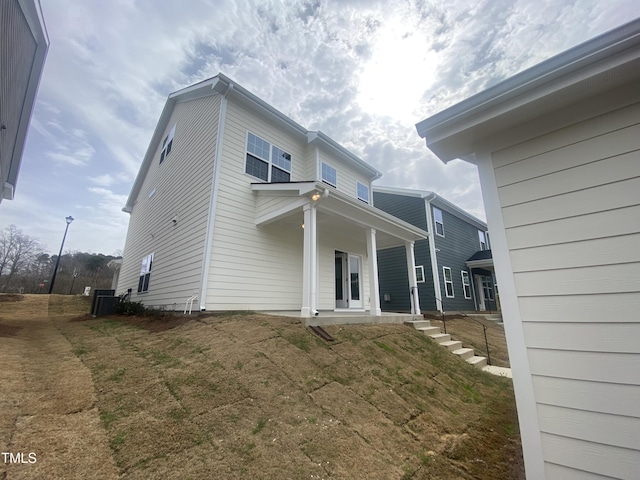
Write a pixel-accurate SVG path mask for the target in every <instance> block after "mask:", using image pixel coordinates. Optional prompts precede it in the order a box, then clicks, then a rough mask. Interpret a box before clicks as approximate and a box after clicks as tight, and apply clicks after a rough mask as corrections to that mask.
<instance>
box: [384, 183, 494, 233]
mask: <svg viewBox="0 0 640 480" xmlns="http://www.w3.org/2000/svg"><path fill="white" fill-rule="evenodd" d="M373 192H374V193H375V192H379V193H388V194H391V195H401V196H403V197H416V198H424V199H425V200H427V201H429V202H431V201H433V200H435V201H436V203H438V205H442V206H443V207H444V208H445V209H447V210H448V211H449V212H450V213H452V214H454V215H456V216H458V217H461V218H463V219H466V220H468V221H470V222H471V223H473V224H474V225H475V226H476V227H478V228H480V229H484V230H486V229H487V224H486V223H485V222H483V221H482V220H480V219H479V218H477V217H474V216H473V215H471V214H470V213H469V212H467V211H465V210H463V209H461V208H460V207H458V206H457V205H454V204H453V203H451V202H450V201H449V200H447V199H446V198H444V197H441V196H440V195H438V194H437V193H435V192H430V191H429V190H412V189H409V188H398V187H383V186H379V185H374V186H373Z"/></svg>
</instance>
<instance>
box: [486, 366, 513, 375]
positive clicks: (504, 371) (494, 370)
mask: <svg viewBox="0 0 640 480" xmlns="http://www.w3.org/2000/svg"><path fill="white" fill-rule="evenodd" d="M482 371H483V372H487V373H490V374H491V375H497V376H498V377H507V378H513V377H512V376H511V369H510V368H507V367H494V366H493V365H487V366H485V367H482Z"/></svg>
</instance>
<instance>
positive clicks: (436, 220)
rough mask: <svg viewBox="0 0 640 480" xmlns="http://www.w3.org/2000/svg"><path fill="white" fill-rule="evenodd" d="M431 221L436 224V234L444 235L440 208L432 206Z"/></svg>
mask: <svg viewBox="0 0 640 480" xmlns="http://www.w3.org/2000/svg"><path fill="white" fill-rule="evenodd" d="M433 221H434V223H435V225H436V235H440V236H441V237H444V222H443V221H442V210H440V209H439V208H436V207H433Z"/></svg>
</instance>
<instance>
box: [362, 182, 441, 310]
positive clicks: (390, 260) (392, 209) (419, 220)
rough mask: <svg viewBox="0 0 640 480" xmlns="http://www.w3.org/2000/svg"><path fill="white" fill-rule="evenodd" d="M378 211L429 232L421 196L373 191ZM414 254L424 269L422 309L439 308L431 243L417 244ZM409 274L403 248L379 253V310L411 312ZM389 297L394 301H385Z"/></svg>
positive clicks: (421, 295) (419, 241) (421, 285)
mask: <svg viewBox="0 0 640 480" xmlns="http://www.w3.org/2000/svg"><path fill="white" fill-rule="evenodd" d="M373 201H374V204H375V206H376V208H379V209H380V210H383V211H385V212H387V213H390V214H391V215H393V216H395V217H398V218H400V219H401V220H404V221H405V222H407V223H410V224H412V225H415V226H416V227H419V228H422V229H423V230H427V216H426V213H425V201H424V199H423V198H419V197H408V196H403V195H394V194H388V193H382V192H375V191H374V192H373ZM414 255H415V261H416V266H418V265H422V266H423V268H424V278H425V282H424V283H418V294H419V297H420V309H421V310H425V311H429V310H435V309H436V302H435V295H434V286H433V275H432V273H431V256H430V255H429V240H418V241H417V242H415V246H414ZM408 273H409V272H408V271H407V254H406V249H405V248H404V247H396V248H390V249H385V250H378V277H379V285H380V307H381V308H382V310H384V311H389V312H410V311H411V298H410V296H409V295H410V293H409V276H408ZM385 294H389V295H390V296H391V300H390V301H388V302H386V301H385V300H384V295H385Z"/></svg>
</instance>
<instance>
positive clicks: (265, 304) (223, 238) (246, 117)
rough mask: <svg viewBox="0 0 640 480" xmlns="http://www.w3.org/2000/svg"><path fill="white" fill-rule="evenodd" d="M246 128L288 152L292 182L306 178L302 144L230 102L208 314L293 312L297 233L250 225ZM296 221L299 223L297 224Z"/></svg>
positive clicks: (298, 289)
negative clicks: (209, 311)
mask: <svg viewBox="0 0 640 480" xmlns="http://www.w3.org/2000/svg"><path fill="white" fill-rule="evenodd" d="M247 130H249V131H250V132H251V133H254V134H255V135H258V136H260V137H261V138H263V139H264V140H266V141H268V142H270V143H272V144H274V145H276V146H278V147H279V148H281V149H283V150H285V151H286V152H287V153H289V154H291V162H292V175H291V180H292V181H300V180H307V178H306V177H307V174H308V173H307V172H308V168H307V165H306V161H305V160H306V159H307V158H308V155H307V141H306V137H305V136H304V135H296V134H295V133H287V132H286V131H284V130H282V129H280V128H278V127H275V126H274V125H273V121H271V122H270V121H269V120H267V119H266V118H262V117H260V116H258V115H256V114H255V113H253V112H250V111H249V110H247V109H246V108H245V107H244V106H242V105H241V104H239V102H237V101H234V100H232V99H230V100H229V102H228V105H227V116H226V123H225V130H224V138H223V152H222V157H223V158H222V161H223V163H222V165H221V167H222V168H221V171H220V172H221V174H220V184H219V192H218V202H217V205H216V220H215V226H214V232H213V246H212V254H211V265H210V268H209V283H208V286H209V289H208V294H207V299H206V308H207V309H208V310H274V309H275V310H297V309H300V307H301V302H302V246H303V238H302V229H301V228H300V224H298V225H291V228H290V229H289V230H287V229H285V228H282V226H280V225H267V226H265V227H256V225H255V215H256V198H257V195H256V194H255V193H254V192H253V191H252V190H251V183H254V182H259V180H258V179H256V178H254V177H252V176H250V175H247V174H245V173H244V171H245V158H246V136H247ZM300 223H301V222H300Z"/></svg>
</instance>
